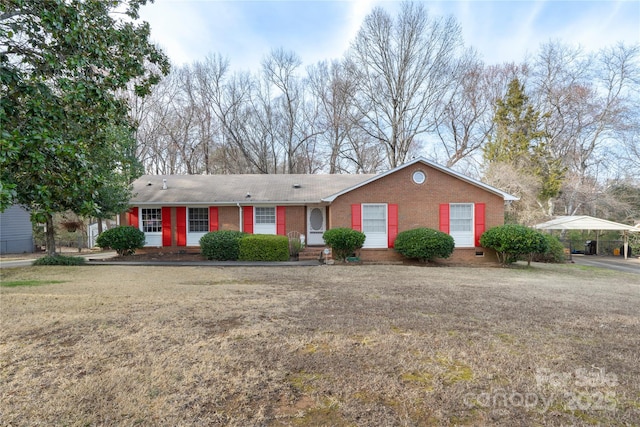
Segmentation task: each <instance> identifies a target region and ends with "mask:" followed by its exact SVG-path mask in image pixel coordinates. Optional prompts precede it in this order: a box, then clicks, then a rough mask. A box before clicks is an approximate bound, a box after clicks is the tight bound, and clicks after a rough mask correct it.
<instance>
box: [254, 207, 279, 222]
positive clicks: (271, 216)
mask: <svg viewBox="0 0 640 427" xmlns="http://www.w3.org/2000/svg"><path fill="white" fill-rule="evenodd" d="M275 223H276V208H256V224H275Z"/></svg>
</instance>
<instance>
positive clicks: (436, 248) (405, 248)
mask: <svg viewBox="0 0 640 427" xmlns="http://www.w3.org/2000/svg"><path fill="white" fill-rule="evenodd" d="M454 246H455V244H454V241H453V237H451V236H450V235H448V234H447V233H443V232H441V231H438V230H433V229H431V228H414V229H412V230H407V231H403V232H401V233H399V234H398V236H397V237H396V240H395V243H394V247H395V250H396V251H398V252H400V253H401V254H402V255H404V256H405V257H407V258H413V259H418V260H420V261H431V260H433V259H435V258H449V257H450V256H451V254H452V253H453V249H454Z"/></svg>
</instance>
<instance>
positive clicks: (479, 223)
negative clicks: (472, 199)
mask: <svg viewBox="0 0 640 427" xmlns="http://www.w3.org/2000/svg"><path fill="white" fill-rule="evenodd" d="M484 210H485V205H484V203H476V205H475V214H474V223H475V224H474V226H475V227H474V230H475V241H476V246H480V236H482V233H484V229H485V215H484Z"/></svg>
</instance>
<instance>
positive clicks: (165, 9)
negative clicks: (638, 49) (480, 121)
mask: <svg viewBox="0 0 640 427" xmlns="http://www.w3.org/2000/svg"><path fill="white" fill-rule="evenodd" d="M425 4H426V6H427V9H428V10H429V13H430V14H432V15H436V16H443V15H453V16H454V17H455V18H456V19H457V20H458V22H459V23H460V25H461V27H462V33H463V37H464V40H465V44H466V45H467V46H473V47H475V48H476V50H478V52H479V53H480V54H481V55H482V57H483V58H484V60H485V62H486V63H489V64H495V63H501V62H511V61H515V62H520V61H522V60H523V59H524V58H525V56H526V55H527V54H532V53H534V52H536V51H537V49H538V47H539V46H540V44H541V43H543V42H547V41H549V40H561V41H564V42H567V43H571V44H575V45H580V46H582V47H583V48H585V49H586V50H589V51H595V50H598V49H599V48H601V47H604V46H611V45H613V44H615V43H617V42H618V41H624V42H626V43H627V44H633V43H640V0H627V1H569V0H563V1H559V0H546V1H544V0H537V1H506V0H503V1H479V0H470V1H429V2H425ZM398 5H399V2H398V1H373V0H352V1H332V0H325V1H304V0H298V1H273V0H271V1H265V0H262V1H221V0H155V3H153V4H149V5H147V6H145V7H144V8H143V9H142V10H141V18H142V19H144V20H146V21H148V22H149V23H150V24H151V35H152V40H154V41H155V42H156V43H158V44H159V45H160V46H161V47H162V48H163V49H164V51H165V52H166V53H167V55H169V57H170V59H171V60H172V62H173V63H174V64H184V63H191V62H193V61H197V60H201V59H203V58H204V57H205V56H207V55H208V54H210V53H219V54H221V55H222V56H224V57H227V58H228V59H229V60H230V62H231V66H232V67H233V68H235V69H243V70H251V71H257V70H258V67H259V66H260V61H261V60H262V58H263V57H264V56H265V55H267V54H268V53H269V52H270V50H271V49H275V48H280V47H282V48H285V49H286V50H293V51H295V52H296V53H297V54H298V55H300V57H301V58H302V60H303V62H304V64H305V65H310V64H313V63H316V62H318V61H321V60H325V59H334V58H340V57H341V56H342V54H343V53H344V52H345V50H346V49H347V48H348V46H349V43H350V41H351V40H352V39H353V38H354V36H355V34H356V32H357V31H358V28H359V27H360V24H361V23H362V20H363V18H364V17H365V16H366V15H367V14H368V13H369V12H370V11H371V10H372V9H373V8H374V7H375V6H381V7H383V8H385V9H387V10H388V11H389V12H390V13H391V14H392V15H395V12H396V10H397V8H398Z"/></svg>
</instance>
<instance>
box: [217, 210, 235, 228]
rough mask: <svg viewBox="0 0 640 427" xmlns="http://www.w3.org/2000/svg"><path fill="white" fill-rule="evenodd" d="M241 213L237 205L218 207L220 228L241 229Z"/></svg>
mask: <svg viewBox="0 0 640 427" xmlns="http://www.w3.org/2000/svg"><path fill="white" fill-rule="evenodd" d="M239 222H240V213H239V211H238V207H237V206H220V207H219V208H218V230H220V231H222V230H233V231H238V230H240V227H239Z"/></svg>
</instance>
